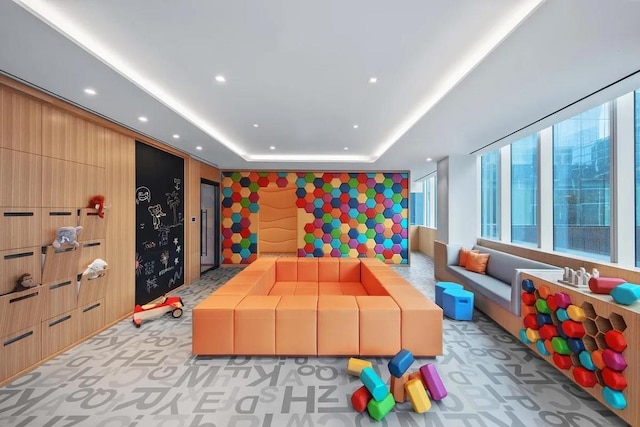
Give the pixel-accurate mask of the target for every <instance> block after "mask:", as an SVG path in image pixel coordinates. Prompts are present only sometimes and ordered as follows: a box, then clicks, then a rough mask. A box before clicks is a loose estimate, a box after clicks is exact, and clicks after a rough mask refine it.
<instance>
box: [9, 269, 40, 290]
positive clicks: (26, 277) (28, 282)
mask: <svg viewBox="0 0 640 427" xmlns="http://www.w3.org/2000/svg"><path fill="white" fill-rule="evenodd" d="M35 285H36V284H35V283H34V282H33V277H32V276H31V274H29V273H24V274H23V275H22V276H20V277H19V278H18V281H17V282H16V286H15V287H14V288H13V291H11V292H20V291H26V290H27V289H30V288H33V287H34V286H35Z"/></svg>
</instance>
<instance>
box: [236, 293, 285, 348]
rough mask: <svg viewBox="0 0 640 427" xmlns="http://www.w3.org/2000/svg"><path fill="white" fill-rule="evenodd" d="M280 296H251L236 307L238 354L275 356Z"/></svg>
mask: <svg viewBox="0 0 640 427" xmlns="http://www.w3.org/2000/svg"><path fill="white" fill-rule="evenodd" d="M280 298H281V297H280V296H273V295H261V296H258V295H249V296H246V297H245V298H244V299H243V300H242V301H240V303H239V304H238V305H237V306H236V310H235V318H234V321H235V337H234V351H235V353H236V354H246V355H273V354H275V350H276V307H277V306H278V303H279V302H280Z"/></svg>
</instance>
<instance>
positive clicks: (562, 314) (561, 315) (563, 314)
mask: <svg viewBox="0 0 640 427" xmlns="http://www.w3.org/2000/svg"><path fill="white" fill-rule="evenodd" d="M556 317H557V318H558V320H559V321H561V322H564V321H566V320H569V313H567V310H566V309H564V308H559V309H557V310H556Z"/></svg>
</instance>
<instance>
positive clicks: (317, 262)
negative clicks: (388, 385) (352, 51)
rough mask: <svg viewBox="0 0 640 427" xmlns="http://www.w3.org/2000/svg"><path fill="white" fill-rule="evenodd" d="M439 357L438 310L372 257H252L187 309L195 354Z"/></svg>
mask: <svg viewBox="0 0 640 427" xmlns="http://www.w3.org/2000/svg"><path fill="white" fill-rule="evenodd" d="M401 348H406V349H407V350H409V351H411V352H412V353H413V354H414V355H415V356H437V355H441V354H442V309H441V308H440V307H438V306H437V305H436V304H435V303H434V302H433V301H431V300H430V299H428V298H426V297H425V296H424V295H423V294H422V293H421V292H420V291H418V290H417V289H416V288H414V287H413V286H412V285H411V284H410V283H409V282H407V281H406V280H405V279H403V278H402V277H401V276H400V275H399V274H398V273H396V272H395V271H394V270H392V269H391V268H389V267H388V266H387V265H385V264H384V263H382V262H381V261H380V260H378V259H376V258H373V259H370V258H293V257H266V258H259V259H258V260H256V261H255V262H253V263H252V264H251V265H249V266H247V267H246V268H245V269H244V270H243V271H241V272H240V273H238V274H237V275H236V276H235V277H233V278H232V279H231V280H229V281H228V282H227V283H225V284H224V285H222V286H221V287H220V288H218V289H217V290H215V291H214V292H213V293H212V294H211V295H210V296H209V297H207V298H206V299H205V300H203V301H201V302H200V303H199V304H198V305H196V306H195V307H194V308H193V341H192V351H193V353H194V354H197V355H306V356H354V355H362V356H392V355H394V354H396V353H397V352H398V351H399V350H400V349H401Z"/></svg>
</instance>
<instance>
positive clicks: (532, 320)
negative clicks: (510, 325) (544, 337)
mask: <svg viewBox="0 0 640 427" xmlns="http://www.w3.org/2000/svg"><path fill="white" fill-rule="evenodd" d="M522 323H523V324H524V327H525V328H527V329H538V328H539V327H540V325H538V320H537V319H536V315H535V314H527V315H526V316H524V319H523V320H522Z"/></svg>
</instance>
